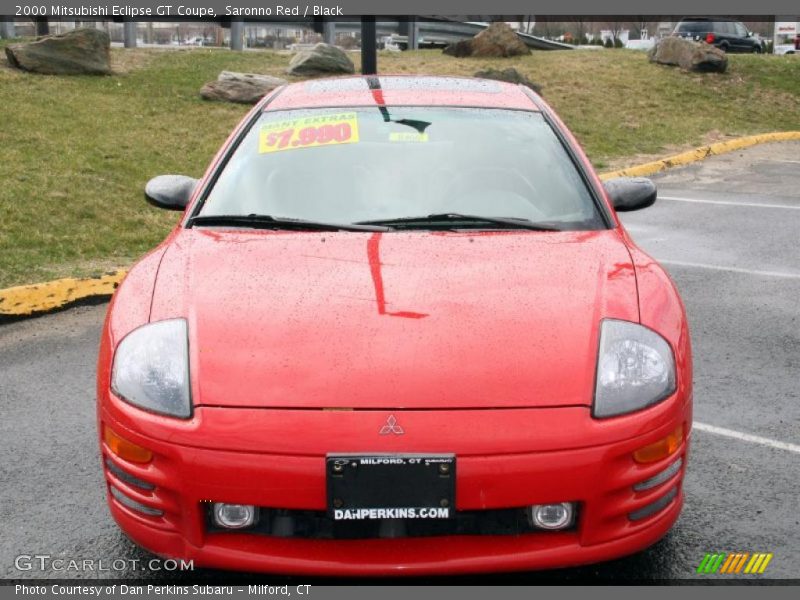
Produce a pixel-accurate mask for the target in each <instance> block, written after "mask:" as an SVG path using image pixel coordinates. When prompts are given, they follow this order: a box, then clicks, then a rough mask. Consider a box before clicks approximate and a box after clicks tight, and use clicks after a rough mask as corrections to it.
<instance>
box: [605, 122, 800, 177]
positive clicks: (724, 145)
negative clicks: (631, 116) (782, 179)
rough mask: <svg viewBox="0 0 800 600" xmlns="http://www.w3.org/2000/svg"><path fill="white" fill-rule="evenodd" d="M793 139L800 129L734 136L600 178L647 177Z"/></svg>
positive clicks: (799, 136)
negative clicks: (749, 148) (751, 147)
mask: <svg viewBox="0 0 800 600" xmlns="http://www.w3.org/2000/svg"><path fill="white" fill-rule="evenodd" d="M793 140H800V131H779V132H776V133H762V134H759V135H749V136H747V137H741V138H736V139H735V140H727V141H725V142H717V143H715V144H709V145H708V146H700V147H699V148H695V149H694V150H688V151H686V152H682V153H680V154H676V155H675V156H668V157H667V158H662V159H661V160H655V161H653V162H649V163H645V164H643V165H635V166H633V167H628V168H627V169H620V170H619V171H612V172H610V173H602V174H601V175H600V179H613V178H614V177H647V176H648V175H652V174H654V173H659V172H661V171H665V170H667V169H669V168H671V167H680V166H683V165H688V164H689V163H693V162H696V161H698V160H703V159H704V158H708V157H709V156H714V155H716V154H725V153H726V152H733V151H735V150H741V149H742V148H748V147H750V146H755V145H756V144H763V143H765V142H788V141H793Z"/></svg>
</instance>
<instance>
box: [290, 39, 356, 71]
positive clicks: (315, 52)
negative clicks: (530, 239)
mask: <svg viewBox="0 0 800 600" xmlns="http://www.w3.org/2000/svg"><path fill="white" fill-rule="evenodd" d="M355 71H356V67H355V65H354V64H353V61H352V60H350V57H349V56H347V54H345V53H344V52H343V51H342V50H340V49H339V48H337V47H336V46H331V45H330V44H315V45H314V47H313V48H311V49H310V50H301V51H300V52H298V53H297V54H295V55H294V56H293V57H292V60H291V61H289V68H288V69H287V72H288V73H289V74H290V75H317V74H321V73H355Z"/></svg>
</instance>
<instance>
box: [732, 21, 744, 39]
mask: <svg viewBox="0 0 800 600" xmlns="http://www.w3.org/2000/svg"><path fill="white" fill-rule="evenodd" d="M733 26H734V28H735V29H736V35H738V36H739V37H747V29H745V27H744V25H742V24H741V23H734V24H733Z"/></svg>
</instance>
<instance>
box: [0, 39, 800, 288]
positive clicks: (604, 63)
mask: <svg viewBox="0 0 800 600" xmlns="http://www.w3.org/2000/svg"><path fill="white" fill-rule="evenodd" d="M0 48H2V45H1V44H0ZM112 53H113V58H114V64H115V69H116V71H117V73H118V74H117V75H114V76H111V77H55V76H42V75H32V74H27V73H22V72H19V71H16V70H12V69H10V68H7V67H6V65H5V62H4V61H3V60H2V59H0V106H2V107H3V119H2V121H1V122H0V182H1V184H0V213H1V214H2V220H0V288H2V287H7V286H11V285H16V284H21V283H30V282H36V281H42V280H48V279H53V278H57V277H64V276H72V275H77V276H83V275H91V274H95V273H98V272H102V271H104V270H107V269H111V268H114V267H119V266H125V265H128V264H130V263H131V262H132V261H133V260H135V258H136V257H138V256H140V255H141V254H143V253H144V252H145V251H147V250H148V249H149V248H151V247H153V246H155V245H156V244H157V243H158V242H159V241H160V240H162V239H163V238H164V236H165V235H166V233H167V232H168V231H169V229H170V228H171V227H172V226H173V225H174V223H175V222H176V220H177V218H178V217H177V215H176V214H175V213H169V212H164V211H159V210H156V209H154V208H152V207H150V206H149V205H147V204H145V202H144V201H143V198H142V189H143V187H144V184H145V183H146V182H147V180H148V179H150V177H152V176H154V175H157V174H161V173H185V174H188V175H193V176H199V175H201V174H202V173H203V171H204V170H205V168H206V166H207V164H208V162H209V161H210V159H211V157H212V156H213V154H214V153H215V152H216V150H217V149H218V148H219V146H220V144H221V143H222V142H223V141H224V140H225V138H226V137H227V135H228V134H229V132H230V131H231V129H232V128H233V127H234V125H235V124H236V123H237V122H238V121H239V119H241V117H242V116H243V115H244V114H245V113H246V111H247V107H243V106H236V105H230V104H222V103H210V102H205V101H203V100H201V99H200V98H199V96H198V90H199V89H200V87H201V86H202V84H203V83H204V82H206V81H209V80H211V79H214V78H216V76H217V74H218V73H219V71H221V70H223V69H229V70H234V71H249V72H257V73H267V74H272V75H278V76H281V75H283V72H284V69H285V68H286V65H287V64H288V61H289V56H288V55H285V54H279V53H275V52H266V51H265V52H244V53H233V52H230V51H227V50H220V49H214V50H209V49H195V50H180V51H158V50H135V51H125V50H113V51H112ZM354 58H355V59H356V63H357V62H358V60H357V58H358V57H357V55H354ZM378 64H379V68H380V69H381V72H384V73H404V74H411V73H419V74H423V73H427V74H454V75H472V73H474V72H475V71H477V70H479V69H483V68H486V67H489V66H496V67H506V66H514V67H516V68H517V69H519V70H520V71H521V72H523V73H525V74H526V75H527V76H528V77H530V78H531V79H532V80H533V81H536V82H537V83H540V84H541V85H542V86H543V94H544V97H545V98H546V99H547V101H548V102H550V103H551V104H552V106H553V107H554V108H555V109H556V111H557V112H558V113H559V114H560V115H561V116H562V118H563V119H564V120H565V121H566V123H567V124H568V125H569V126H570V128H571V129H572V130H573V131H574V132H575V134H576V135H577V137H578V138H579V140H580V141H581V143H582V144H583V145H584V147H585V148H586V151H587V153H588V154H589V156H590V157H591V159H592V161H593V162H594V164H595V166H597V167H599V168H605V167H608V166H612V165H613V166H622V165H623V164H626V163H631V162H632V161H636V162H638V161H639V160H640V159H642V158H644V157H648V156H652V155H656V156H660V155H663V154H665V153H670V152H672V151H676V150H680V149H683V148H686V147H691V146H695V145H698V144H701V143H704V142H706V141H711V140H712V139H719V138H724V137H726V136H734V135H745V134H751V133H761V132H767V131H778V130H788V129H797V128H798V126H799V124H800V60H798V59H797V57H792V56H786V57H775V56H731V57H730V67H729V72H728V73H727V74H725V75H721V76H720V75H692V74H687V73H682V72H680V71H678V70H677V69H671V68H668V67H659V66H655V65H651V64H649V63H648V62H647V59H646V56H645V54H644V53H640V52H633V51H623V50H619V51H598V52H538V53H534V54H533V55H531V56H529V57H525V58H519V59H507V60H474V59H455V58H451V57H447V56H444V55H442V54H441V52H439V51H418V52H408V53H402V54H399V53H398V54H395V53H386V54H381V56H380V57H379V60H378Z"/></svg>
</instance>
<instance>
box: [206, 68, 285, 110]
mask: <svg viewBox="0 0 800 600" xmlns="http://www.w3.org/2000/svg"><path fill="white" fill-rule="evenodd" d="M285 84H286V80H285V79H281V78H280V77H272V76H270V75H259V74H257V73H236V72H234V71H222V73H220V74H219V76H218V77H217V80H216V81H209V82H208V83H207V84H205V85H204V86H203V87H202V88H201V89H200V96H201V97H202V98H205V99H206V100H220V101H224V102H236V103H238V104H255V103H256V102H258V101H259V100H260V99H261V98H263V97H264V95H266V94H267V93H269V92H271V91H272V90H274V89H275V88H276V87H280V86H282V85H285Z"/></svg>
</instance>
